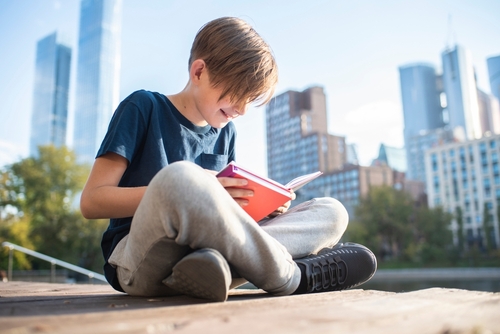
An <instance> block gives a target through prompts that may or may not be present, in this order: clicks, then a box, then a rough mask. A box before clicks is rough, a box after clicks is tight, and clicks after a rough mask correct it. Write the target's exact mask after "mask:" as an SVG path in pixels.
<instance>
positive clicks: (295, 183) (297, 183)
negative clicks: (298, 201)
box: [285, 171, 323, 191]
mask: <svg viewBox="0 0 500 334" xmlns="http://www.w3.org/2000/svg"><path fill="white" fill-rule="evenodd" d="M321 174H323V173H322V172H320V171H318V172H314V173H311V174H306V175H302V176H299V177H296V178H295V179H293V180H292V181H290V182H288V183H287V184H286V185H285V187H287V188H288V189H292V190H293V191H297V190H299V189H300V188H302V187H303V186H304V185H306V184H307V183H309V182H311V181H312V180H314V179H315V178H317V177H318V176H320V175H321Z"/></svg>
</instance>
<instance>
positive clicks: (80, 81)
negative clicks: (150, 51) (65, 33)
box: [73, 0, 122, 163]
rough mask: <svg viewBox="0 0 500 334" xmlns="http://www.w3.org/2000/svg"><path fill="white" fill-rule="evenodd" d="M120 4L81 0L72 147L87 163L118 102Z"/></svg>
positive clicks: (101, 0) (107, 1)
mask: <svg viewBox="0 0 500 334" xmlns="http://www.w3.org/2000/svg"><path fill="white" fill-rule="evenodd" d="M121 8H122V1H121V0H82V1H81V8H80V32H79V39H78V65H77V66H78V67H77V83H76V98H75V101H76V106H75V130H74V140H73V145H74V149H75V152H76V153H77V156H78V160H79V161H80V162H87V163H91V162H92V161H93V160H94V157H95V154H96V153H97V149H98V147H99V145H100V143H101V141H102V139H103V138H104V135H105V133H106V129H107V127H108V124H109V121H110V119H111V116H112V115H113V112H114V109H115V108H116V106H117V105H118V102H119V74H120V53H119V52H120V32H121Z"/></svg>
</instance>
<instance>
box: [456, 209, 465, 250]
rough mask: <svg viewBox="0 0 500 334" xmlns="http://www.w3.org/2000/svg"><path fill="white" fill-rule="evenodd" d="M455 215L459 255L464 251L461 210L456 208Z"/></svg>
mask: <svg viewBox="0 0 500 334" xmlns="http://www.w3.org/2000/svg"><path fill="white" fill-rule="evenodd" d="M455 215H456V219H457V224H458V231H457V234H458V250H459V252H460V253H463V251H464V240H465V238H464V215H463V213H462V208H461V207H459V206H457V207H456V209H455Z"/></svg>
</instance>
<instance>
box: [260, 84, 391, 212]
mask: <svg viewBox="0 0 500 334" xmlns="http://www.w3.org/2000/svg"><path fill="white" fill-rule="evenodd" d="M327 124H328V123H327V110H326V96H325V93H324V91H323V88H322V87H317V86H315V87H310V88H308V89H306V90H304V91H302V92H297V91H291V90H290V91H287V92H284V93H282V94H280V95H278V96H276V97H275V98H273V99H272V100H271V102H270V103H269V104H268V106H267V108H266V129H267V168H268V176H269V177H270V178H271V179H273V180H276V181H278V182H280V183H282V184H285V183H287V182H289V181H290V180H292V179H293V178H295V177H297V176H300V175H303V174H307V173H313V172H316V171H318V170H320V171H322V172H323V173H324V174H323V175H322V176H321V177H319V178H317V179H315V180H314V181H312V182H311V183H309V184H307V185H306V186H304V187H303V188H301V189H300V190H298V191H297V194H296V195H297V200H295V201H294V203H293V204H294V205H297V204H298V203H301V202H304V201H306V200H309V199H312V198H314V197H321V196H331V197H335V198H336V199H338V200H339V201H341V202H342V203H343V204H344V206H345V207H346V209H347V211H348V212H349V215H350V216H351V217H353V216H354V214H355V207H356V205H357V204H358V203H359V198H360V196H363V195H365V194H367V192H368V190H369V188H370V186H375V185H388V186H393V185H394V181H395V174H394V170H393V169H392V168H391V167H390V166H389V165H387V164H380V165H373V166H360V165H358V164H357V157H356V151H355V145H348V144H346V140H345V137H342V136H336V135H333V134H330V133H328V129H327ZM391 153H392V152H391ZM348 157H350V159H351V160H349V159H348ZM386 158H387V155H386ZM397 159H399V161H397V162H396V161H395V163H396V164H397V165H399V166H400V165H401V161H400V160H401V156H400V155H399V156H398V157H397V158H396V160H397ZM391 161H393V159H392V157H391Z"/></svg>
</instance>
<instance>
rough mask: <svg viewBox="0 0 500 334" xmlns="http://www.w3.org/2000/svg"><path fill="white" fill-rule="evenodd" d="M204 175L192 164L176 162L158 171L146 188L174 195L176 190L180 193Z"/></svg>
mask: <svg viewBox="0 0 500 334" xmlns="http://www.w3.org/2000/svg"><path fill="white" fill-rule="evenodd" d="M205 174H206V175H208V173H206V172H205V171H204V170H203V168H201V167H200V166H198V165H196V164H194V163H192V162H189V161H178V162H174V163H171V164H169V165H168V166H166V167H164V168H163V169H162V170H160V171H159V172H158V173H157V174H156V175H155V177H154V178H153V179H152V180H151V182H150V184H149V186H148V188H156V187H158V188H160V189H163V190H168V192H170V193H175V192H176V191H177V190H178V191H182V190H183V188H186V186H187V185H189V184H192V183H196V182H197V181H199V180H200V178H202V177H204V176H205Z"/></svg>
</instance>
